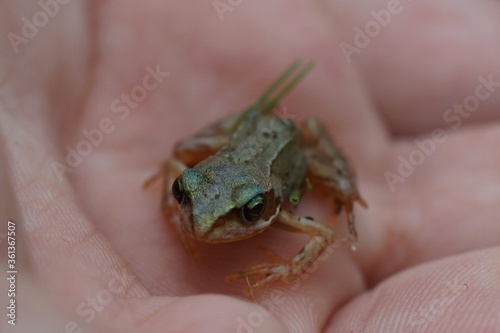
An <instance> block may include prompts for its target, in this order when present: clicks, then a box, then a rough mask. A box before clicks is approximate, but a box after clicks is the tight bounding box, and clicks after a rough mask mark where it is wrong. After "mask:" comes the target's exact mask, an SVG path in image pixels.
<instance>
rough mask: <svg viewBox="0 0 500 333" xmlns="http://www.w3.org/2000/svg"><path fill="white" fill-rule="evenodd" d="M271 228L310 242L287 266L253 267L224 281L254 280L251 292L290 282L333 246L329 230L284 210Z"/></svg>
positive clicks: (309, 219)
mask: <svg viewBox="0 0 500 333" xmlns="http://www.w3.org/2000/svg"><path fill="white" fill-rule="evenodd" d="M273 226H274V227H276V228H280V229H284V230H288V231H295V232H302V233H305V234H308V235H310V236H311V239H310V240H309V241H308V242H307V244H306V245H305V246H304V248H303V249H302V250H301V251H300V252H299V253H298V254H297V255H295V257H293V258H292V260H290V261H289V262H282V263H280V264H276V263H272V264H271V263H269V264H260V265H256V266H252V267H249V268H247V269H246V270H245V271H243V272H239V273H236V274H233V275H229V276H228V277H226V281H228V282H232V281H235V280H239V279H244V278H250V279H251V280H252V278H253V281H255V282H252V283H251V284H250V286H249V288H250V289H255V288H258V287H261V286H263V285H265V284H267V283H269V282H273V281H277V280H283V281H286V282H289V281H293V280H294V279H295V278H296V277H297V276H298V275H300V274H302V273H303V272H304V270H305V269H306V267H307V266H308V265H309V264H311V263H312V262H314V261H315V260H316V259H317V258H318V257H319V256H320V255H321V253H322V252H323V251H324V250H325V249H326V248H327V247H328V245H329V244H330V243H332V242H333V230H332V229H330V228H329V227H327V226H325V225H323V224H321V223H319V222H316V221H314V220H312V219H311V218H309V217H299V216H296V215H294V214H293V213H291V212H289V211H286V210H282V211H281V212H280V213H279V215H278V216H277V220H276V221H275V222H274V224H273ZM275 261H276V260H275ZM259 277H262V278H259Z"/></svg>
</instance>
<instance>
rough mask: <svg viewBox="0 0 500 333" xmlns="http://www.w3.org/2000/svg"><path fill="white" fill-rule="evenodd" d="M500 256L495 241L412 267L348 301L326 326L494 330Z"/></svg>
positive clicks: (499, 318)
mask: <svg viewBox="0 0 500 333" xmlns="http://www.w3.org/2000/svg"><path fill="white" fill-rule="evenodd" d="M499 262H500V248H499V247H495V248H490V249H487V250H481V251H475V252H471V253H466V254H462V255H457V256H454V257H449V258H444V259H441V260H439V261H433V262H429V263H426V264H424V265H420V266H417V267H413V268H411V269H408V270H406V271H404V272H401V273H399V274H397V275H395V276H393V277H391V278H388V279H387V280H385V281H383V282H382V283H381V284H380V285H378V286H377V287H375V289H374V290H372V291H369V292H367V293H365V294H363V295H362V296H360V297H358V298H356V299H355V300H353V301H352V302H350V303H349V304H347V305H346V306H345V307H343V308H342V309H341V310H340V311H338V312H337V313H336V314H335V316H333V317H332V318H331V321H330V323H329V325H328V326H327V328H326V329H325V332H351V331H352V332H412V331H414V332H424V331H425V332H471V331H482V332H489V331H492V332H493V331H495V330H497V329H498V327H499V325H500V314H499V312H498V309H499V308H500V290H499V289H498V284H499V282H500V280H499V276H500V265H498V263H499Z"/></svg>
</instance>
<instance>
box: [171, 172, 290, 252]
mask: <svg viewBox="0 0 500 333" xmlns="http://www.w3.org/2000/svg"><path fill="white" fill-rule="evenodd" d="M259 173H260V172H259V171H258V170H253V169H251V168H250V169H245V170H244V171H242V170H241V168H238V166H211V167H209V168H197V167H195V168H193V169H186V170H184V172H183V173H182V174H181V175H180V176H179V177H178V178H177V179H176V180H175V181H174V183H173V184H172V194H173V196H174V197H175V199H176V200H177V201H178V202H179V205H180V219H181V225H182V228H183V230H184V232H185V233H187V234H188V235H190V236H191V237H193V238H195V239H198V240H201V241H204V242H210V243H219V242H230V241H235V240H241V239H245V238H249V237H252V236H254V235H256V234H258V233H260V232H262V231H264V230H265V229H266V228H267V227H269V225H270V224H271V223H272V221H273V220H274V218H275V217H276V216H277V215H278V213H279V211H280V201H279V200H278V199H277V198H276V196H275V192H274V191H273V190H272V189H271V186H270V185H269V184H268V181H266V180H264V179H265V177H263V176H262V175H261V174H259Z"/></svg>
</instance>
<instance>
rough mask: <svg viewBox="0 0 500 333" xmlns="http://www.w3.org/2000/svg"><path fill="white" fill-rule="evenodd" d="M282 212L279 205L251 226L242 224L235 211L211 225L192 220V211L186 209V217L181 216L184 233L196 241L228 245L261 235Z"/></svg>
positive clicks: (207, 222)
mask: <svg viewBox="0 0 500 333" xmlns="http://www.w3.org/2000/svg"><path fill="white" fill-rule="evenodd" d="M280 211H281V206H280V205H277V206H276V207H275V208H274V210H271V211H268V212H266V214H265V215H263V216H262V218H261V219H260V220H259V221H256V222H255V223H251V224H249V223H245V222H242V221H241V219H240V218H239V216H238V213H237V212H236V211H235V210H231V211H229V212H228V213H227V214H225V215H223V216H221V217H220V218H219V219H217V220H216V221H214V222H213V223H210V222H209V221H198V220H196V219H195V218H192V217H193V215H192V212H191V210H190V209H185V215H182V214H181V220H182V227H183V230H184V232H185V233H187V234H188V235H189V236H190V237H192V238H194V239H196V240H199V241H202V242H206V243H228V242H234V241H239V240H243V239H247V238H251V237H253V236H255V235H258V234H260V233H261V232H263V231H264V230H266V229H267V228H269V226H270V225H271V224H272V223H273V221H275V219H276V218H277V216H278V215H279V213H280Z"/></svg>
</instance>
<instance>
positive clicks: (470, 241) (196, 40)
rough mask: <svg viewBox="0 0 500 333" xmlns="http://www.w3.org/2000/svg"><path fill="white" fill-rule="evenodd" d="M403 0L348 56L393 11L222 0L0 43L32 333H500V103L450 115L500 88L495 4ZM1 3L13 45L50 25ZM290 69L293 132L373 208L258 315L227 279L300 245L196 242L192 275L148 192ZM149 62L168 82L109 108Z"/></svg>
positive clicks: (123, 8)
mask: <svg viewBox="0 0 500 333" xmlns="http://www.w3.org/2000/svg"><path fill="white" fill-rule="evenodd" d="M401 5H402V6H403V8H404V9H403V10H402V11H401V13H399V14H397V15H394V17H393V18H392V20H391V22H390V24H389V25H388V26H387V27H385V28H383V29H382V30H381V32H380V34H378V35H377V36H375V37H373V38H372V39H371V42H370V44H369V45H368V46H366V47H365V48H363V49H361V51H360V53H359V54H355V55H353V56H352V59H351V62H348V61H347V59H346V58H345V57H344V55H343V53H342V51H341V48H340V44H341V43H342V42H347V43H350V44H353V37H354V31H353V28H354V27H356V26H359V27H361V28H363V27H364V26H365V24H366V23H367V22H368V21H370V20H373V17H372V16H370V10H380V9H383V8H387V2H384V1H372V2H369V3H368V2H366V3H358V2H353V1H349V2H339V3H337V2H335V1H330V2H318V1H310V2H304V1H289V0H288V1H285V0H279V1H273V2H266V1H247V2H246V1H243V2H241V4H240V5H238V6H236V7H235V8H234V10H233V11H228V12H225V13H224V14H223V18H224V19H223V20H222V21H221V19H220V17H219V15H218V14H217V11H216V10H215V9H214V7H213V4H212V2H205V3H202V4H201V3H200V4H196V5H195V4H191V3H182V4H180V3H178V2H173V1H141V2H138V1H101V2H99V3H97V4H92V5H90V4H82V3H81V2H70V3H69V4H67V5H61V7H60V11H59V13H58V14H56V15H55V16H54V18H50V19H49V22H48V24H47V25H46V26H44V27H43V28H41V29H40V30H39V32H38V33H37V35H36V36H34V37H33V38H31V39H29V41H28V42H27V43H26V44H22V45H19V50H18V51H19V52H17V53H16V52H14V49H13V48H12V47H11V44H10V43H9V41H8V39H7V38H4V39H3V42H2V46H3V47H2V49H1V57H0V61H1V63H0V64H1V68H2V71H1V85H0V87H1V94H0V102H1V109H0V112H1V113H0V115H1V127H0V130H1V140H2V145H4V149H5V154H4V155H5V156H4V158H2V159H1V163H3V167H4V168H2V169H0V170H3V175H2V177H1V178H0V179H8V180H9V181H10V186H3V188H2V190H3V191H5V193H4V194H2V196H4V197H9V198H15V200H16V203H17V207H14V204H13V203H12V202H7V203H5V204H4V205H6V208H5V209H3V211H4V212H6V211H7V212H11V216H9V217H10V218H14V219H15V220H16V221H18V225H19V228H20V232H21V235H22V236H23V240H22V241H20V242H22V243H21V244H20V248H21V249H22V252H23V255H24V256H25V257H22V260H23V263H22V264H23V265H24V266H22V267H25V269H24V270H23V271H22V272H21V273H23V272H24V273H23V275H22V277H23V279H26V280H22V281H23V282H22V285H20V286H19V288H20V291H21V290H22V289H21V286H22V287H25V288H30V290H33V291H32V294H30V295H35V294H38V293H39V294H40V295H41V296H40V297H42V299H45V300H46V301H45V302H41V304H43V306H42V305H36V304H35V305H32V309H30V310H29V311H28V310H26V311H27V312H26V313H28V314H29V315H30V319H32V322H31V323H27V322H26V321H25V322H23V323H20V325H33V326H32V327H36V328H37V329H39V330H42V331H43V329H45V330H49V329H50V331H57V332H59V331H64V330H65V329H66V330H67V324H68V322H74V323H76V324H75V325H76V327H77V329H78V328H81V329H83V328H84V327H86V326H87V325H89V326H90V327H91V328H92V329H94V330H95V331H98V332H107V331H109V332H114V331H130V332H239V331H241V332H245V331H244V330H245V329H246V330H247V331H248V327H250V329H251V330H252V331H253V332H288V331H293V332H351V331H352V332H361V331H362V332H404V331H409V332H472V331H474V332H500V330H499V328H500V246H499V245H500V223H499V216H500V205H499V203H500V173H499V172H498V170H499V168H500V155H499V154H498V153H497V146H498V142H500V124H499V119H500V113H499V112H498V109H499V107H500V92H499V91H500V89H499V88H500V87H498V88H497V89H498V91H497V90H495V91H493V92H492V93H491V95H490V96H489V97H488V98H487V99H485V100H484V101H481V102H480V105H479V107H478V108H477V110H476V111H474V112H471V113H470V116H467V117H465V116H464V117H462V118H461V120H462V123H461V124H460V125H459V126H457V128H455V129H452V128H450V125H453V123H450V122H446V121H445V120H443V114H444V113H445V112H446V110H447V109H448V108H450V107H452V106H453V104H455V103H463V101H464V99H465V98H466V97H467V96H469V95H473V94H474V92H475V89H476V87H477V85H478V84H479V82H480V81H478V78H479V77H480V76H483V77H485V78H487V77H488V75H491V76H492V78H493V81H495V82H499V81H500V64H499V62H498V59H500V45H499V43H498V36H499V33H500V23H499V22H500V21H499V20H498V19H497V18H498V15H499V14H500V3H498V2H495V1H458V2H457V1H441V2H439V3H436V2H432V1H419V2H402V3H401ZM14 7H15V8H14ZM0 8H1V10H0V13H1V14H0V15H1V16H2V19H1V20H0V27H1V29H2V36H4V37H5V36H7V33H8V32H15V33H17V34H20V30H21V26H22V24H23V22H22V21H21V17H22V16H26V17H27V18H31V17H32V15H33V14H34V13H35V12H37V11H39V10H40V7H39V5H38V4H37V3H36V2H28V1H17V2H16V4H15V5H14V3H13V2H4V3H2V4H1V5H0ZM297 57H301V58H303V59H310V58H312V59H315V60H316V62H317V66H316V67H315V69H314V70H313V71H312V72H311V73H310V74H309V75H308V76H307V77H306V78H305V79H304V80H303V82H301V84H300V85H299V86H298V87H297V88H296V89H295V90H294V91H293V92H292V93H291V94H290V96H288V97H287V98H286V99H285V100H284V101H283V103H282V105H284V106H286V110H287V112H288V113H289V114H291V115H292V116H295V120H296V121H298V122H300V121H301V120H304V119H305V118H306V117H308V116H314V117H317V118H318V119H321V120H322V121H323V122H324V124H325V126H326V127H327V128H328V129H329V130H330V132H331V133H332V134H333V135H334V137H335V139H336V141H337V142H338V143H339V144H340V145H341V147H342V148H343V149H344V150H345V152H346V153H347V155H348V156H349V157H350V160H351V161H352V164H353V165H354V166H355V170H356V172H357V174H358V185H359V188H360V191H361V193H362V194H363V196H364V198H365V199H366V201H367V202H368V204H369V209H367V210H363V209H361V208H360V207H357V208H356V210H355V213H356V219H357V226H358V231H359V234H360V239H359V242H358V249H357V251H355V252H352V251H350V249H349V247H348V246H347V245H346V244H342V245H340V246H337V247H335V248H333V249H332V250H330V251H329V252H327V254H326V255H325V256H324V257H323V258H322V259H323V260H322V261H320V262H318V264H317V266H315V267H313V268H312V269H311V272H310V273H308V275H306V276H302V277H301V278H299V279H298V280H297V281H296V282H295V283H291V284H273V285H271V286H269V287H268V288H263V289H261V290H256V291H255V292H254V295H253V298H252V297H250V298H249V299H247V298H244V296H243V295H242V293H241V290H242V289H244V288H245V286H246V284H245V281H242V283H241V284H226V283H225V282H224V276H226V275H227V274H230V273H234V272H237V271H239V270H241V269H242V268H245V267H247V266H249V265H251V264H254V263H258V262H264V261H266V260H267V259H266V258H265V257H264V256H262V254H261V253H259V252H258V250H257V248H258V246H260V245H265V246H267V247H269V248H271V249H273V250H274V251H276V252H278V253H279V254H281V255H284V256H291V255H293V254H294V253H295V252H296V251H298V250H299V249H300V247H301V245H302V244H303V243H304V241H305V239H304V238H303V237H300V235H296V234H291V233H287V232H283V231H277V230H269V231H266V232H265V233H263V234H262V235H260V236H257V237H255V238H252V239H249V240H245V241H240V242H234V243H228V244H197V248H198V252H199V254H200V263H199V264H196V262H195V261H194V260H193V259H192V258H190V256H189V255H188V254H186V253H185V252H184V250H183V248H182V244H181V242H180V240H179V238H178V237H177V235H176V234H175V232H174V230H173V229H172V228H170V226H169V225H168V223H166V221H165V219H164V217H163V216H162V215H161V213H160V209H159V204H160V203H159V200H160V192H161V188H160V186H153V187H152V188H151V189H149V190H144V189H142V184H143V182H144V181H145V180H146V179H147V178H148V177H149V176H150V175H151V174H154V173H155V172H156V170H157V168H158V167H159V165H160V163H161V162H162V161H163V160H164V159H166V158H167V157H168V156H169V154H170V151H171V148H172V146H173V144H174V143H175V142H176V141H177V140H179V139H180V138H184V137H186V136H188V135H189V134H190V133H193V132H195V131H196V130H198V129H201V128H203V127H204V126H206V125H207V124H209V123H210V122H213V121H215V120H218V119H220V118H221V117H223V116H225V115H228V114H230V113H232V112H235V111H236V110H240V109H242V108H243V107H245V106H246V105H247V104H248V103H250V102H251V101H252V99H253V98H255V97H256V96H257V95H258V94H259V93H260V92H261V91H262V89H263V88H264V87H265V86H267V84H268V83H269V82H271V81H272V80H273V79H274V78H275V77H276V76H277V75H278V74H279V73H280V72H281V71H282V70H283V69H284V68H285V67H286V66H288V65H289V64H290V63H291V61H293V60H294V59H295V58H297ZM148 66H149V67H148ZM157 66H158V67H159V68H160V70H161V71H163V72H168V73H169V74H168V76H165V77H164V78H163V79H162V81H161V82H159V84H158V85H157V86H156V87H154V88H153V89H151V90H150V91H148V93H147V96H146V97H145V99H144V100H143V101H135V102H134V101H131V102H129V105H131V107H130V112H129V113H128V114H126V115H125V113H124V111H123V110H124V109H121V110H122V111H120V112H113V110H116V109H114V108H113V107H112V105H113V103H114V101H115V100H117V99H118V100H120V98H121V96H122V94H130V92H131V90H132V89H133V88H134V87H135V86H138V85H139V86H140V85H143V80H144V78H145V77H146V75H148V69H147V68H152V69H155V68H157ZM148 82H153V81H148ZM124 103H126V102H121V103H120V104H119V105H120V106H123V105H125V104H124ZM134 103H136V104H137V105H135V104H134ZM115 106H116V104H115ZM132 107H133V109H132ZM120 116H122V118H123V119H120ZM105 118H109V119H110V121H111V124H112V125H113V130H109V132H110V133H103V140H102V142H101V143H99V144H96V145H93V146H92V152H91V153H89V154H88V156H84V157H83V159H82V162H81V163H79V164H78V165H77V166H75V167H74V168H71V172H63V173H61V172H59V175H60V177H59V176H57V174H58V173H57V172H56V171H55V170H56V169H55V165H56V164H55V163H56V162H57V163H60V164H65V163H66V162H65V158H66V154H67V150H66V149H67V147H70V148H72V149H77V147H78V145H79V144H80V145H81V142H82V141H83V140H86V139H85V136H84V135H83V134H82V131H83V130H84V129H85V130H87V131H90V130H91V129H95V128H98V127H99V124H100V122H102V121H103V119H105ZM108 125H109V124H108ZM435 129H446V130H448V132H447V134H446V139H445V140H442V141H444V142H434V144H435V150H434V151H433V152H432V153H431V154H429V156H425V160H424V161H423V163H422V164H421V165H419V166H417V167H415V170H414V171H413V172H412V173H411V174H410V175H409V176H407V177H404V182H399V183H396V184H395V185H394V188H393V191H392V190H391V187H390V186H389V185H388V183H387V181H386V177H385V173H386V172H387V171H390V172H394V173H397V170H398V167H399V165H400V163H401V161H400V156H402V157H403V158H406V159H408V158H409V156H410V154H412V152H414V151H415V150H416V149H419V148H418V146H417V145H416V144H415V142H414V140H415V138H419V139H420V140H423V139H424V138H426V139H428V138H429V137H430V136H431V134H430V133H431V132H432V131H433V130H435ZM6 169H9V170H10V173H9V174H8V175H7V173H6V172H7V171H5V170H6ZM9 187H10V188H11V190H10V191H9ZM314 198H317V197H314V196H311V197H310V198H306V199H305V202H304V204H303V205H302V206H303V207H301V210H303V211H304V212H307V214H308V215H313V216H314V217H315V218H316V219H317V220H320V221H326V220H327V219H328V215H329V212H330V207H329V202H326V201H325V200H320V201H321V202H320V203H318V202H316V200H315V199H314ZM2 222H3V220H2ZM337 229H338V230H339V231H338V233H339V238H340V237H343V232H344V231H345V230H344V231H343V229H342V228H341V226H339V227H338V228H337ZM3 263H4V262H2V265H3ZM21 273H20V274H21ZM28 285H29V286H30V287H28ZM25 290H26V289H25ZM109 295H111V298H110V296H109ZM20 297H21V296H20ZM23 297H24V298H21V299H20V300H21V301H22V300H24V303H25V304H26V303H28V302H29V301H30V297H28V296H26V294H25V295H24V296H23ZM106 297H107V298H106ZM99 299H100V300H101V301H102V302H101V303H99V301H98V300H99ZM96 300H97V301H96ZM266 300H267V302H265V301H266ZM251 301H254V302H255V303H256V304H263V305H265V306H267V309H271V310H272V311H271V313H266V312H265V311H264V310H263V308H261V307H259V306H258V305H257V306H256V305H255V304H254V303H252V302H251ZM96 302H97V303H96ZM103 303H105V304H103ZM82 304H83V305H82ZM25 306H26V305H25ZM49 308H50V310H49ZM21 310H22V309H21V308H20V309H19V311H21ZM42 314H43V315H42ZM91 314H93V315H91ZM21 316H22V313H19V318H21ZM19 320H20V319H19ZM242 323H244V324H242ZM245 325H247V326H245ZM24 327H28V326H24ZM243 327H246V328H243ZM8 328H10V329H12V327H10V326H9V327H8ZM67 331H68V330H67Z"/></svg>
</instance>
